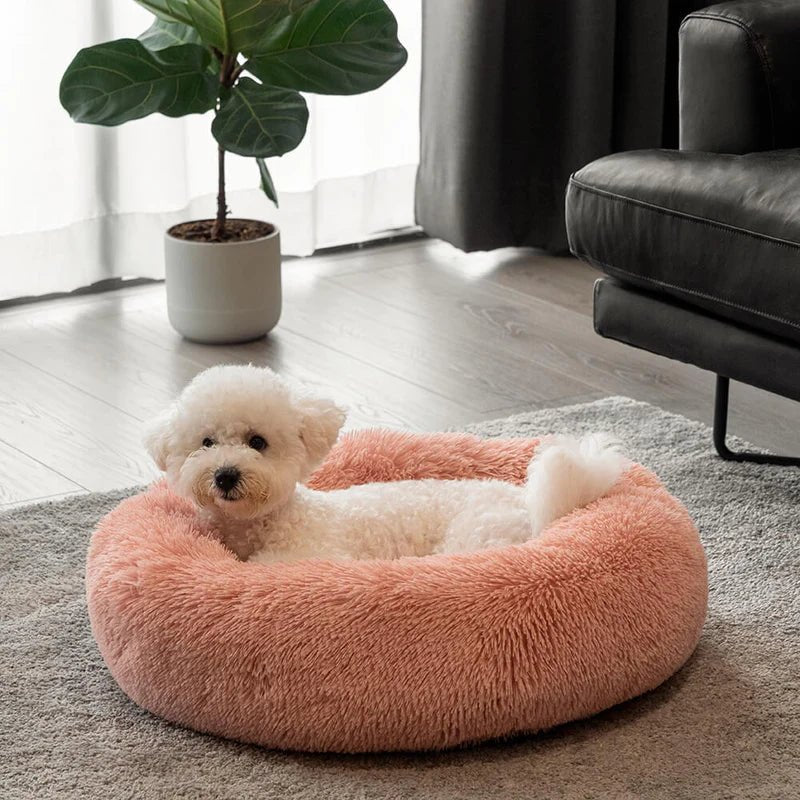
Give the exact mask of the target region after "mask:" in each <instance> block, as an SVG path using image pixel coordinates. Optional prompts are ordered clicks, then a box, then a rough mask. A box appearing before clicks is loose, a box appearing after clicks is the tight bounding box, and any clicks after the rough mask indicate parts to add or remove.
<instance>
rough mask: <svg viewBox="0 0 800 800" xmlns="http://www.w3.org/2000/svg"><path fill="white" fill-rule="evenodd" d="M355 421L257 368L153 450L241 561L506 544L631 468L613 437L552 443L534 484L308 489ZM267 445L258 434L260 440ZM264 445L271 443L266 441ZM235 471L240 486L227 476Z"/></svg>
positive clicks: (234, 376) (173, 422)
mask: <svg viewBox="0 0 800 800" xmlns="http://www.w3.org/2000/svg"><path fill="white" fill-rule="evenodd" d="M344 419H345V414H344V411H342V409H340V408H338V407H337V406H336V405H335V404H334V403H332V402H331V401H328V400H324V399H321V398H318V397H315V396H313V395H311V394H309V393H308V392H306V391H304V390H303V389H301V388H300V387H297V386H293V385H291V384H289V383H288V382H286V381H284V380H282V379H281V378H279V377H278V376H277V375H276V374H275V373H274V372H272V371H271V370H269V369H263V368H257V367H253V366H221V367H213V368H212V369H209V370H206V371H205V372H203V373H201V374H200V375H198V376H197V377H196V378H195V379H194V380H193V381H192V382H191V383H190V384H189V385H188V386H187V387H186V388H185V389H184V391H183V392H182V393H181V395H180V397H179V398H178V400H177V401H176V403H175V405H174V406H173V407H172V408H170V409H168V410H167V411H166V412H165V413H164V414H162V415H161V416H160V417H158V418H157V419H156V420H154V421H153V422H152V423H151V424H150V425H149V427H148V430H147V432H146V435H145V444H146V446H147V448H148V451H149V452H150V454H151V455H152V456H153V458H154V460H155V461H156V463H157V464H158V466H159V467H160V468H161V469H162V470H164V471H165V472H166V474H167V478H168V480H169V482H170V485H171V486H172V488H173V490H174V491H175V492H176V493H178V494H180V495H182V496H184V497H187V498H189V499H191V500H193V501H194V502H195V503H196V505H197V506H198V508H199V510H200V512H201V513H202V514H204V515H206V516H207V517H209V518H210V520H211V522H212V523H213V525H214V527H215V528H216V529H217V530H218V531H219V532H220V535H221V538H222V539H223V541H224V542H225V543H226V544H227V545H228V546H229V547H230V548H231V549H232V550H233V551H234V552H235V553H236V554H237V555H238V556H239V557H240V558H242V559H250V560H252V561H291V560H297V559H302V558H345V559H346V558H401V557H403V556H423V555H428V554H431V553H452V552H464V551H470V550H480V549H484V548H488V547H501V546H504V545H508V544H514V543H520V542H523V541H526V540H527V539H529V538H531V537H532V536H535V535H536V534H538V533H539V532H541V531H542V530H543V529H544V528H545V527H547V526H548V525H549V524H550V523H551V522H553V521H554V520H556V519H558V518H559V517H562V516H564V515H566V514H569V513H570V512H571V511H573V510H574V509H576V508H580V507H582V506H585V505H588V504H589V503H591V502H592V501H594V500H596V499H597V498H599V497H600V496H602V495H603V494H605V493H606V492H607V491H608V490H609V489H610V488H611V486H613V484H614V483H615V482H616V480H617V479H618V478H619V476H620V475H621V473H622V471H623V469H624V467H625V464H626V460H625V458H624V457H623V456H622V455H621V454H620V453H619V451H618V443H617V442H616V441H615V440H614V439H612V438H611V437H609V436H606V435H602V434H600V435H594V436H587V437H585V438H583V439H574V438H571V437H561V436H553V437H548V438H547V439H545V440H544V441H543V442H542V444H541V445H540V446H539V448H538V449H537V453H536V456H535V457H534V459H533V460H532V461H531V464H530V466H529V468H528V480H527V482H526V484H525V485H524V486H512V485H511V484H508V483H504V482H502V481H494V480H461V481H441V480H416V481H399V482H396V483H374V484H367V485H364V486H354V487H351V488H349V489H342V490H338V491H331V492H321V491H315V490H313V489H309V488H308V487H306V486H303V485H302V482H303V481H304V480H305V479H307V478H308V476H309V475H310V474H311V473H312V472H313V470H314V469H315V468H316V467H317V466H318V465H319V464H320V463H321V462H322V460H323V459H324V458H325V456H326V455H327V453H328V451H329V450H330V448H331V447H332V446H333V444H334V442H335V441H336V438H337V436H338V434H339V430H340V429H341V426H342V424H343V423H344ZM254 437H256V438H254ZM258 437H260V439H262V440H263V441H264V442H265V443H266V447H264V448H262V449H256V447H254V446H253V445H257V446H258V445H260V444H261V442H260V441H259V439H258ZM231 469H232V470H234V472H235V473H236V474H237V480H236V483H235V485H234V486H232V487H225V488H221V487H220V485H219V483H218V482H219V474H220V472H221V471H222V470H231Z"/></svg>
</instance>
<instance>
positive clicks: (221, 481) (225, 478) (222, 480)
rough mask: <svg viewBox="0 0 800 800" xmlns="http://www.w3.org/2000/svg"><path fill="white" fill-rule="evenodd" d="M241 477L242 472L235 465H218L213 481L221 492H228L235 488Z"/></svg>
mask: <svg viewBox="0 0 800 800" xmlns="http://www.w3.org/2000/svg"><path fill="white" fill-rule="evenodd" d="M241 477H242V473H241V472H239V470H238V469H236V467H220V468H219V469H218V470H217V471H216V472H215V473H214V483H216V484H217V487H218V488H219V489H221V490H222V491H223V492H229V491H230V490H231V489H235V488H236V484H237V483H239V480H240V479H241Z"/></svg>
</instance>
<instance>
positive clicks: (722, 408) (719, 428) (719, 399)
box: [714, 375, 800, 467]
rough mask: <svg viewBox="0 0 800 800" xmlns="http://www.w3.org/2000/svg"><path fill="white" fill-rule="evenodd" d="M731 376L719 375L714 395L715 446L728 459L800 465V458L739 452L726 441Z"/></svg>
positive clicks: (786, 465) (783, 465)
mask: <svg viewBox="0 0 800 800" xmlns="http://www.w3.org/2000/svg"><path fill="white" fill-rule="evenodd" d="M729 392H730V378H724V377H722V375H717V392H716V395H715V397H714V447H715V448H716V449H717V453H719V455H720V457H721V458H724V459H725V460H726V461H750V462H752V463H754V464H774V465H777V466H782V467H800V458H792V457H790V456H773V455H770V454H768V453H750V452H747V451H742V452H737V451H734V450H731V449H729V447H728V445H727V444H726V443H725V438H726V436H727V433H728V395H729Z"/></svg>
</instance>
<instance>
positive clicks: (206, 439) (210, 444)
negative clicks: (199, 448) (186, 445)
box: [203, 436, 214, 447]
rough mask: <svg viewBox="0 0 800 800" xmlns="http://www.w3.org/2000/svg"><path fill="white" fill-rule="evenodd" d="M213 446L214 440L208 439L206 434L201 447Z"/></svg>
mask: <svg viewBox="0 0 800 800" xmlns="http://www.w3.org/2000/svg"><path fill="white" fill-rule="evenodd" d="M213 446H214V440H213V439H209V438H208V436H206V438H205V439H203V447H213Z"/></svg>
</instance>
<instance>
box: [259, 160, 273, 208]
mask: <svg viewBox="0 0 800 800" xmlns="http://www.w3.org/2000/svg"><path fill="white" fill-rule="evenodd" d="M256 164H258V171H259V173H261V191H262V192H264V194H265V195H266V196H267V197H268V198H269V199H270V200H272V202H273V203H275V207H276V208H277V207H278V193H277V192H276V191H275V184H274V183H273V182H272V175H270V174H269V170H268V169H267V162H266V161H264V159H263V158H257V159H256Z"/></svg>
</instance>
